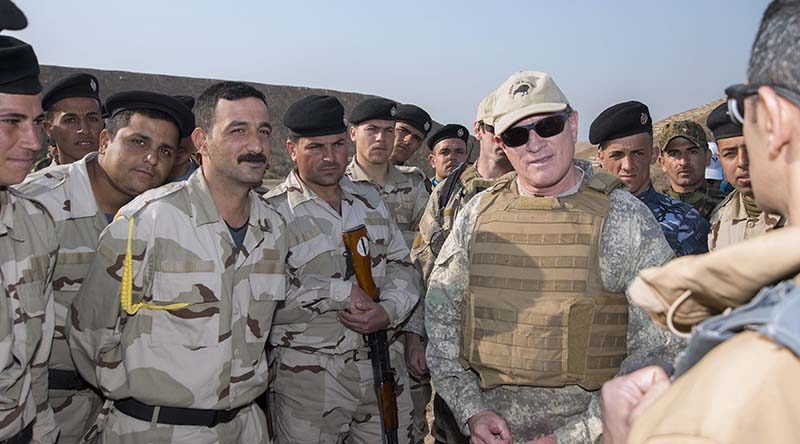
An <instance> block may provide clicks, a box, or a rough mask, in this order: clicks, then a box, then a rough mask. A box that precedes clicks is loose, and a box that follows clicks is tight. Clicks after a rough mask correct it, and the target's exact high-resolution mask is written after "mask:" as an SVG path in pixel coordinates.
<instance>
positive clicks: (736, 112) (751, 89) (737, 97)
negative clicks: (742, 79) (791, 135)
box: [725, 83, 800, 126]
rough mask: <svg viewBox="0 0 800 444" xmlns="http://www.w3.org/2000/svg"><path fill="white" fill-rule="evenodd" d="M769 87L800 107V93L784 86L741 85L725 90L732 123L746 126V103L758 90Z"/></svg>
mask: <svg viewBox="0 0 800 444" xmlns="http://www.w3.org/2000/svg"><path fill="white" fill-rule="evenodd" d="M762 86H769V87H770V88H772V89H774V90H775V93H776V94H778V95H779V96H781V97H783V98H784V99H786V100H789V101H790V102H792V103H794V104H795V105H797V106H800V93H797V92H795V91H792V90H791V89H789V88H784V87H783V86H778V85H770V84H767V83H749V84H744V83H740V84H738V85H732V86H729V87H727V88H725V95H726V96H728V116H730V118H731V121H732V122H733V123H735V124H737V125H739V126H742V125H744V101H745V99H747V98H748V97H750V96H754V95H756V94H758V88H761V87H762Z"/></svg>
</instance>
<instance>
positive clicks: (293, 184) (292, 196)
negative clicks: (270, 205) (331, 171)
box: [283, 169, 360, 209]
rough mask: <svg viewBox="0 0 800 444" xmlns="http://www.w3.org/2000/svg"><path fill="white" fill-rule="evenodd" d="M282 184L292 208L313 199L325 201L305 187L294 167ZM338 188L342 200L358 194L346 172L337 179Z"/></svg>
mask: <svg viewBox="0 0 800 444" xmlns="http://www.w3.org/2000/svg"><path fill="white" fill-rule="evenodd" d="M283 185H284V186H285V187H286V199H287V201H288V202H289V206H290V207H291V208H292V209H294V208H295V207H296V206H298V205H300V204H302V203H304V202H307V201H310V200H315V199H317V200H319V201H320V202H321V203H325V202H324V200H323V199H322V198H321V197H319V195H317V193H315V192H314V191H313V190H311V189H310V188H309V187H307V186H306V185H305V184H304V183H303V181H302V180H300V176H299V175H298V173H297V170H296V169H294V170H292V171H291V172H290V173H289V175H288V176H286V180H285V181H284V182H283ZM339 188H341V189H342V199H343V200H344V199H345V198H346V197H352V196H353V195H356V194H360V193H358V191H357V190H356V187H355V185H354V184H353V182H352V181H351V180H350V179H349V178H348V177H347V175H346V174H345V175H343V176H342V177H341V179H339ZM325 205H327V203H325Z"/></svg>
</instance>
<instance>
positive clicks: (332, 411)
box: [270, 342, 413, 444]
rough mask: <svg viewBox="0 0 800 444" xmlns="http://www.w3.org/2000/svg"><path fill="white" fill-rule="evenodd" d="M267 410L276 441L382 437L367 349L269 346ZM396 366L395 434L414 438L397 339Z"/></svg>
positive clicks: (297, 443)
mask: <svg viewBox="0 0 800 444" xmlns="http://www.w3.org/2000/svg"><path fill="white" fill-rule="evenodd" d="M272 358H273V361H272V366H271V370H270V371H271V374H272V375H273V376H274V378H275V379H274V380H273V381H272V384H271V388H270V390H271V396H270V412H271V413H272V415H273V424H274V426H275V443H276V444H317V443H348V444H376V443H380V442H381V441H382V439H381V435H382V428H381V418H380V413H379V410H378V401H377V398H376V396H375V391H374V388H373V385H372V380H373V378H372V364H371V362H370V360H369V359H368V358H367V353H366V350H365V349H363V350H359V351H358V353H356V352H353V353H347V354H345V355H327V354H322V353H304V352H299V351H296V350H292V349H288V348H284V347H278V348H277V349H275V350H274V351H273V356H272ZM390 358H391V363H392V368H394V370H395V375H396V379H395V383H396V396H397V410H398V433H397V434H398V438H399V442H400V443H403V444H411V443H413V434H412V417H411V416H412V405H411V396H410V393H409V390H408V387H409V383H408V382H409V381H408V371H407V370H406V365H405V358H404V356H403V348H402V345H401V344H400V343H398V342H395V343H394V344H392V345H391V347H390Z"/></svg>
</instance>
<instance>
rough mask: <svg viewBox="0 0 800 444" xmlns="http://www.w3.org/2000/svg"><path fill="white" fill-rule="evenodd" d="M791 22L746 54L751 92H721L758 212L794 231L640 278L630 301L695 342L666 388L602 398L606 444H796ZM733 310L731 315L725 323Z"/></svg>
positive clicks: (798, 244) (642, 374)
mask: <svg viewBox="0 0 800 444" xmlns="http://www.w3.org/2000/svg"><path fill="white" fill-rule="evenodd" d="M798 17H800V3H798V2H796V1H780V0H779V1H775V2H772V3H771V4H770V5H769V6H768V7H767V10H766V12H765V13H764V17H763V19H762V22H761V27H760V28H759V31H758V34H757V35H756V40H755V43H754V44H753V49H752V52H751V56H750V65H749V69H748V83H747V84H743V85H736V86H733V87H731V88H728V90H727V91H726V92H727V93H728V98H729V102H728V104H729V110H728V111H729V113H730V114H731V115H732V116H734V118H736V119H737V120H738V121H740V122H742V121H743V124H744V138H745V143H746V144H747V153H748V155H749V160H750V163H749V171H750V174H751V180H752V186H753V192H754V195H755V200H756V202H757V203H758V205H759V206H760V207H761V208H762V209H763V210H764V211H767V212H770V213H775V214H780V215H783V216H785V217H787V218H788V219H789V224H790V225H789V226H788V227H787V228H782V229H780V230H775V231H772V232H770V233H766V234H764V235H761V236H759V237H757V238H755V239H750V240H747V241H743V242H740V243H738V244H735V245H731V246H728V247H726V248H721V249H719V250H718V251H715V252H713V253H711V254H708V255H704V256H699V257H690V258H689V257H687V258H680V259H678V260H676V261H674V262H672V263H670V264H667V266H665V267H663V268H659V269H652V270H645V271H643V272H642V274H641V275H640V277H639V278H638V279H637V280H636V281H635V282H634V283H633V284H632V285H631V287H630V289H629V293H630V296H631V298H632V299H633V300H634V301H635V302H636V303H638V304H641V305H642V306H644V307H647V310H648V311H649V312H650V314H651V315H652V316H653V317H654V318H655V319H658V320H660V321H661V322H664V323H667V324H668V325H670V326H671V328H675V329H677V330H683V331H688V330H689V329H693V335H692V338H691V340H690V342H689V345H688V347H687V349H686V352H685V354H684V355H682V356H681V359H680V360H678V362H676V365H675V367H676V372H675V374H674V375H673V378H674V382H673V383H672V386H671V387H670V380H669V379H668V378H667V376H666V374H664V373H663V371H661V370H660V369H656V368H652V367H650V368H645V369H642V370H640V371H638V372H634V373H632V374H630V375H627V376H625V377H622V378H616V379H614V380H613V381H612V382H609V383H607V384H606V386H604V387H603V416H604V418H603V419H604V426H605V427H604V436H605V441H606V443H662V442H669V443H678V444H680V443H687V444H688V443H697V442H715V443H716V442H719V443H731V444H738V443H755V442H759V443H761V442H763V443H784V442H795V441H796V440H797V425H798V424H800V388H798V382H797V375H798V374H800V342H798V338H799V337H800V288H798V283H797V282H798V273H800V256H798V252H799V251H800V241H798V240H799V239H800V233H799V232H798V231H800V230H798V228H797V227H794V226H793V225H797V224H798V223H800V220H798V217H800V216H798V215H800V187H798V183H800V182H799V181H800V168H798V165H797V161H796V159H797V157H798V156H799V155H800V76H798V73H800V69H798V68H800V21H798V20H797V18H798ZM687 298H688V299H687ZM670 307H672V308H673V310H674V312H671V311H669V309H670ZM733 307H738V308H736V309H734V310H733V311H730V312H726V313H725V314H720V313H722V312H723V311H724V310H726V309H728V308H733ZM668 315H669V316H670V317H669V319H667V316H668ZM714 315H717V316H714ZM712 316H713V317H712ZM701 321H702V322H701ZM631 424H633V428H632V430H630V435H628V433H627V432H628V428H629V427H630V425H631Z"/></svg>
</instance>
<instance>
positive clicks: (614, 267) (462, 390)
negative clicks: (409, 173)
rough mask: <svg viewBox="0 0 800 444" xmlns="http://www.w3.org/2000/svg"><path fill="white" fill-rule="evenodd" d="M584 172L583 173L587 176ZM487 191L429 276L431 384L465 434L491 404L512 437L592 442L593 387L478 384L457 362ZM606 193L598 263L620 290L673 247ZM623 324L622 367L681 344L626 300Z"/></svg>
mask: <svg viewBox="0 0 800 444" xmlns="http://www.w3.org/2000/svg"><path fill="white" fill-rule="evenodd" d="M588 177H589V175H588V174H584V180H585V179H586V178H588ZM514 189H515V191H516V184H515V185H514ZM575 191H577V189H576V190H575ZM573 192H574V191H573ZM485 193H486V192H484V193H483V194H478V195H477V196H476V197H475V198H474V199H472V200H470V201H469V203H467V204H466V205H465V206H464V208H463V209H462V210H461V214H460V215H459V216H458V218H457V219H456V221H455V224H454V226H453V229H452V231H451V233H450V236H449V237H448V238H447V240H446V241H445V243H444V246H443V247H442V250H441V252H440V253H439V256H438V257H437V258H436V264H435V267H434V270H433V273H432V274H431V277H430V280H429V281H428V293H427V296H426V300H425V304H426V307H425V317H426V320H425V325H426V330H427V332H428V337H429V338H430V343H429V345H428V349H427V351H428V353H427V358H428V367H429V368H430V370H431V375H432V377H433V383H434V388H435V389H436V391H437V393H439V394H440V395H441V396H442V397H443V398H444V399H445V401H447V404H448V405H449V406H450V408H451V409H452V411H453V413H454V414H455V417H456V419H457V420H458V422H459V425H460V426H461V428H462V432H463V433H465V434H467V433H469V427H468V426H467V424H466V422H467V420H468V419H469V418H470V417H472V416H473V415H475V414H477V413H479V412H481V411H484V410H494V411H495V412H497V413H498V414H500V415H501V416H502V417H503V418H504V419H505V420H506V422H507V423H508V426H509V428H510V429H511V432H512V434H513V437H514V440H515V442H522V441H524V440H529V439H533V438H534V437H537V436H539V435H547V434H550V433H555V435H556V437H557V438H558V442H559V443H586V442H593V441H594V440H595V439H597V438H598V436H599V435H600V434H601V432H602V424H601V421H600V416H599V403H598V402H597V397H598V392H597V391H595V392H589V391H586V390H583V389H582V388H580V387H579V386H577V385H570V386H566V387H563V388H542V387H527V386H500V387H497V388H494V389H489V390H481V389H480V388H479V385H478V380H477V375H476V374H475V373H473V372H472V371H470V370H466V369H464V368H463V367H462V365H461V363H460V362H459V347H460V340H461V336H462V332H461V309H462V303H463V300H464V293H465V291H466V288H467V286H468V285H469V254H470V253H469V251H468V246H469V245H470V237H471V235H472V230H473V228H474V226H475V219H476V216H477V210H478V209H479V208H480V207H479V204H480V202H481V198H482V196H486V194H485ZM610 199H611V210H610V212H609V214H608V217H607V219H606V221H605V223H604V228H603V232H602V239H601V243H600V250H601V253H602V254H601V256H600V271H601V278H602V280H603V285H604V286H605V287H606V288H607V289H608V290H610V291H614V292H619V291H623V290H624V289H625V288H626V286H627V285H628V283H629V282H630V281H631V280H632V279H633V278H634V277H636V274H637V272H638V271H639V270H641V269H643V268H646V267H651V266H656V265H660V264H662V263H664V262H666V261H667V260H669V259H670V258H672V257H673V252H672V249H671V248H670V247H669V244H667V241H666V240H665V239H664V235H663V233H662V232H661V228H660V227H659V225H658V223H657V222H656V221H655V219H654V218H653V215H652V213H650V210H648V208H647V207H646V206H645V205H644V204H643V203H641V202H640V201H639V200H637V199H636V198H635V197H634V196H633V195H631V194H630V193H628V192H627V191H623V190H614V191H613V192H612V193H611V195H610ZM628 326H629V328H628V353H629V357H628V358H627V359H626V360H625V362H623V364H622V369H621V371H623V372H625V371H630V370H632V369H635V368H639V367H641V366H643V365H646V364H651V363H655V364H665V363H667V362H671V359H672V357H673V356H674V354H675V353H676V352H677V350H678V349H679V348H680V346H681V345H682V342H681V341H677V339H676V338H674V337H673V336H672V335H671V334H670V333H668V332H667V331H666V330H662V329H660V328H659V327H657V326H656V325H655V324H654V323H653V322H651V321H650V319H649V317H648V316H647V315H646V314H645V313H644V312H643V311H642V310H641V309H640V308H638V307H636V306H634V305H633V304H631V305H630V306H629V320H628Z"/></svg>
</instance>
